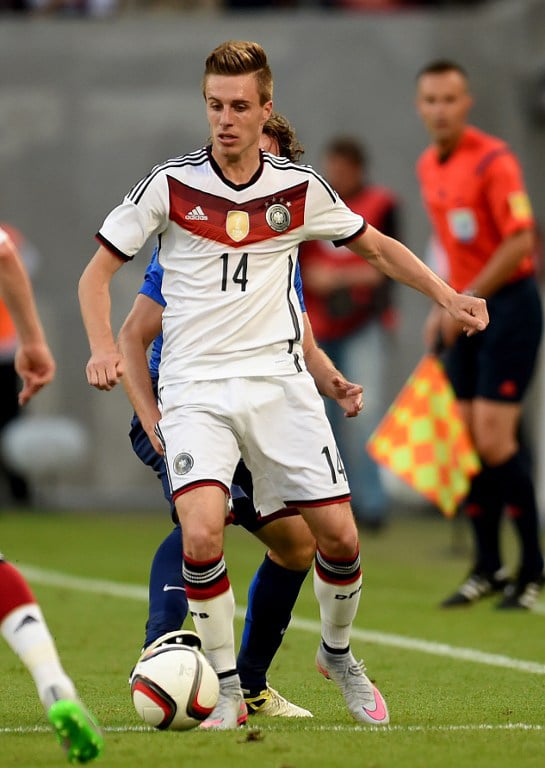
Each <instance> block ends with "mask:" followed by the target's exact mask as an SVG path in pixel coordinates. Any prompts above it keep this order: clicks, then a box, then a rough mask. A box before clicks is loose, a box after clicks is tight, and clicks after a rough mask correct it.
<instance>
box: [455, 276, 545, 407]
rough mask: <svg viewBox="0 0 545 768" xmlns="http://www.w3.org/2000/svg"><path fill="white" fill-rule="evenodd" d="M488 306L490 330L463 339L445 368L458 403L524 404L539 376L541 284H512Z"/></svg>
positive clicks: (529, 281)
mask: <svg viewBox="0 0 545 768" xmlns="http://www.w3.org/2000/svg"><path fill="white" fill-rule="evenodd" d="M487 304H488V313H489V315H490V325H489V326H488V327H487V329H486V331H483V332H482V333H478V334H476V335H475V336H471V337H469V338H468V337H467V336H465V335H461V336H459V337H458V339H457V341H456V343H455V344H454V346H453V347H451V348H450V349H448V350H447V351H446V353H445V360H444V362H445V368H446V371H447V374H448V377H449V379H450V381H451V383H452V386H453V388H454V391H455V393H456V396H457V398H458V399H459V400H473V399H474V398H477V397H481V398H485V399H486V400H496V401H502V402H507V403H519V402H521V400H522V398H523V396H524V393H525V392H526V390H527V388H528V384H529V383H530V379H531V378H532V374H533V372H534V368H535V364H536V360H537V353H538V350H539V344H540V341H541V336H542V330H543V313H542V307H541V299H540V296H539V291H538V287H537V284H536V281H535V280H534V278H532V277H528V278H524V279H523V280H519V281H517V282H516V283H510V284H509V285H506V286H504V287H503V288H501V289H500V290H499V291H498V292H497V293H496V294H494V296H492V298H490V299H488V301H487Z"/></svg>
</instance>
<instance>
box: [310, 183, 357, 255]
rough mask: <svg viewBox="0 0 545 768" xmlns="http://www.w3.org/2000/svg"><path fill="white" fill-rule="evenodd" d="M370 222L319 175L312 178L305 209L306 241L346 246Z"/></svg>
mask: <svg viewBox="0 0 545 768" xmlns="http://www.w3.org/2000/svg"><path fill="white" fill-rule="evenodd" d="M366 228H367V222H366V221H365V219H364V218H363V216H360V215H359V214H357V213H354V211H352V210H350V208H349V207H348V206H347V205H346V204H345V203H344V202H343V201H342V200H341V198H340V197H339V196H338V194H337V193H336V192H335V191H334V190H333V189H332V188H331V187H330V186H329V184H328V183H327V182H326V181H325V180H324V179H323V178H322V177H321V176H319V175H318V174H317V173H313V175H312V176H311V178H310V183H309V188H308V198H307V205H306V210H305V240H332V241H333V242H334V244H335V245H345V244H346V243H348V242H350V241H351V240H353V239H354V238H356V237H358V236H359V235H361V234H362V233H363V232H365V229H366Z"/></svg>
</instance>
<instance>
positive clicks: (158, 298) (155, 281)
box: [138, 248, 306, 379]
mask: <svg viewBox="0 0 545 768" xmlns="http://www.w3.org/2000/svg"><path fill="white" fill-rule="evenodd" d="M157 251H158V249H157V248H155V251H154V252H153V256H152V258H151V261H150V263H149V264H148V268H147V269H146V274H145V276H144V282H143V284H142V287H141V288H140V290H139V291H138V293H142V294H143V295H144V296H148V297H149V298H150V299H152V300H153V301H155V302H156V303H157V304H160V305H161V306H162V307H164V306H165V305H166V302H165V300H164V298H163V294H162V292H161V288H162V284H163V268H162V266H161V265H160V264H159V261H158V260H157ZM294 286H295V290H296V292H297V298H298V299H299V304H300V306H301V312H306V308H305V300H304V298H303V281H302V280H301V270H300V269H299V262H297V266H296V268H295V277H294ZM162 349H163V334H162V333H160V334H159V335H158V336H156V337H155V339H154V341H153V345H152V348H151V355H150V360H149V370H150V374H151V376H152V378H153V379H156V378H158V376H159V363H160V362H161V351H162Z"/></svg>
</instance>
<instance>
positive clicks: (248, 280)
mask: <svg viewBox="0 0 545 768" xmlns="http://www.w3.org/2000/svg"><path fill="white" fill-rule="evenodd" d="M272 92H273V81H272V73H271V70H270V67H269V65H268V62H267V57H266V54H265V52H264V50H263V48H262V47H261V46H260V45H259V44H257V43H253V42H248V41H227V42H225V43H223V44H221V45H220V46H218V47H217V48H216V49H215V50H214V51H212V53H211V54H210V55H209V56H208V58H207V60H206V64H205V73H204V80H203V95H204V100H205V104H206V113H207V118H208V123H209V126H210V131H211V136H212V143H211V145H210V146H208V147H202V148H200V149H198V150H196V151H195V152H192V153H189V154H186V155H183V156H181V157H178V158H173V159H171V160H168V161H167V162H164V163H161V164H160V165H157V166H156V167H155V168H153V169H152V171H151V172H150V173H149V174H148V175H147V176H146V177H145V178H143V179H141V180H140V181H138V182H137V183H136V184H135V185H134V186H133V188H132V189H131V190H130V192H129V193H128V194H127V195H126V196H125V198H124V200H123V202H122V203H121V204H120V205H118V206H117V207H116V208H114V210H113V211H111V213H110V214H108V216H107V217H106V219H105V221H104V223H103V225H102V226H101V227H100V230H99V232H98V233H97V239H98V240H99V242H100V246H99V248H98V250H97V251H96V252H95V254H94V256H93V258H92V259H91V261H90V263H89V264H88V265H87V267H86V269H85V270H84V273H83V274H82V276H81V278H80V282H79V297H80V305H81V311H82V316H83V320H84V324H85V328H86V331H87V334H88V338H89V344H90V348H91V357H90V359H89V361H88V363H87V366H86V374H87V381H88V382H89V384H90V385H91V386H93V387H96V388H98V389H108V388H111V387H112V386H113V385H115V383H116V382H117V381H119V380H120V378H121V376H122V373H123V367H124V365H126V363H125V361H124V360H123V355H122V354H121V352H120V351H119V348H118V346H117V344H116V341H115V338H114V335H113V332H112V326H111V318H110V310H111V299H110V283H111V280H112V278H113V276H114V274H115V273H116V272H117V271H118V270H119V269H120V268H121V267H122V266H123V264H124V263H125V262H127V261H130V260H131V259H132V258H133V257H134V256H135V255H136V254H137V253H138V252H139V251H140V250H141V248H142V246H143V245H144V244H145V243H146V241H148V239H149V238H151V237H159V238H160V254H159V260H160V264H161V266H162V267H163V269H164V276H163V285H162V292H163V296H164V298H165V302H166V304H165V308H164V310H163V326H162V327H163V335H164V343H163V350H162V353H161V364H160V370H159V402H160V421H158V422H157V424H156V430H157V434H158V436H159V437H160V439H161V444H162V446H163V448H164V451H165V463H166V466H167V472H168V475H169V480H170V487H171V491H172V497H173V500H174V502H175V505H176V512H177V515H178V518H179V520H180V523H181V526H182V528H183V532H184V554H183V577H184V582H185V588H186V594H187V599H188V604H189V609H190V612H191V615H192V617H193V620H194V623H195V627H196V629H197V633H198V635H199V636H200V638H201V640H202V646H203V649H204V651H205V653H206V656H207V658H208V659H209V660H210V662H211V664H212V666H213V667H214V669H215V671H216V673H217V674H218V677H219V680H220V695H219V699H218V703H217V705H216V708H215V709H214V711H213V712H212V714H211V715H210V716H209V717H208V718H207V719H206V720H205V721H203V723H201V726H200V727H201V728H203V727H204V728H213V729H220V730H229V729H233V728H236V727H237V725H238V721H239V717H240V713H241V710H242V709H245V708H246V707H245V704H244V696H243V693H242V690H241V684H240V677H239V673H238V669H237V659H236V651H235V640H234V627H233V622H234V615H235V599H234V594H233V590H232V587H231V583H230V581H229V577H228V573H227V565H226V562H225V558H224V552H223V546H224V527H225V526H224V524H225V506H226V497H227V496H228V494H229V487H230V485H231V483H232V479H233V474H234V471H235V468H236V466H237V464H238V462H239V460H240V458H241V457H242V458H243V459H244V462H245V464H246V466H247V467H248V469H249V470H250V472H251V473H252V478H253V482H254V504H255V506H256V509H258V511H259V514H260V516H261V517H263V518H265V517H267V516H276V515H277V513H278V512H279V510H283V511H284V510H287V509H290V508H292V507H296V508H297V509H298V511H299V512H300V514H301V516H302V518H303V519H304V520H305V522H306V523H307V524H308V526H309V528H310V530H311V531H312V534H313V536H314V538H315V539H316V555H315V558H314V573H313V578H314V593H315V596H316V599H317V601H318V604H319V606H320V620H321V640H320V644H319V646H318V650H317V654H316V666H317V668H318V671H319V672H320V673H321V674H322V675H323V676H324V677H326V678H328V679H331V680H332V681H333V682H334V683H335V684H336V685H337V687H338V689H339V692H340V694H341V695H342V696H343V697H344V699H345V703H346V706H347V708H348V710H349V712H350V713H351V715H352V716H353V717H354V718H355V719H356V720H357V721H358V722H362V723H368V724H371V725H382V726H384V725H386V724H387V723H388V722H389V713H388V708H387V705H386V702H385V700H384V698H383V696H382V694H381V693H380V691H379V690H378V688H377V686H376V685H375V684H374V683H373V682H372V681H371V680H370V679H369V677H368V676H367V675H366V674H365V670H364V666H363V664H362V663H360V662H358V661H357V659H356V658H355V657H354V654H353V652H352V650H351V647H350V635H351V630H352V624H353V621H354V619H355V617H356V614H357V609H358V605H359V599H360V594H361V587H362V572H361V565H360V551H359V538H358V531H357V528H356V524H355V522H354V516H353V513H352V509H351V507H350V503H349V502H350V486H349V484H348V480H347V478H346V472H345V469H344V466H343V464H342V460H341V458H340V456H339V452H338V449H337V445H336V443H335V438H334V436H333V431H332V429H331V425H330V424H329V422H328V420H327V417H326V415H325V409H324V404H323V401H322V398H321V397H320V394H319V393H318V391H317V388H316V383H315V381H314V380H313V378H312V376H311V375H310V373H309V372H308V370H307V368H306V362H305V359H304V352H303V341H304V333H303V327H304V326H303V317H302V313H301V308H300V306H299V303H298V301H297V295H296V291H295V285H294V278H295V266H296V263H297V252H298V248H299V245H300V244H301V242H303V241H305V240H315V239H323V240H331V241H333V242H334V243H335V244H337V245H347V246H348V247H349V248H351V249H352V250H354V252H356V253H358V254H359V255H360V256H361V257H362V258H365V259H367V260H368V261H369V262H370V263H372V264H373V265H375V266H376V267H377V268H378V269H380V270H381V271H382V272H384V273H385V274H387V275H388V276H389V277H392V278H394V279H396V280H399V281H400V282H403V283H404V284H406V285H408V286H410V287H412V288H415V289H418V290H419V291H421V292H422V293H424V294H426V295H427V296H429V297H430V298H432V299H433V300H434V301H436V302H437V303H438V304H440V305H441V306H443V307H445V308H446V309H447V310H448V311H449V312H450V313H451V314H452V316H453V317H454V318H455V319H456V320H457V321H458V322H460V323H461V325H462V327H463V329H464V331H465V332H467V333H469V334H474V333H477V332H479V331H482V330H484V328H485V327H486V325H487V323H488V314H487V310H486V302H485V301H484V300H482V299H478V298H476V297H473V296H463V295H460V294H458V293H456V291H454V290H453V289H452V288H450V287H449V286H448V285H447V284H446V283H445V282H444V281H443V280H441V279H440V278H439V277H438V276H437V275H436V274H435V273H434V272H432V270H430V269H429V268H428V267H426V265H425V264H423V262H422V261H421V260H420V259H419V258H418V257H417V256H416V255H415V254H414V253H412V252H411V251H410V250H409V249H408V248H406V247H405V246H404V245H403V244H401V243H399V242H398V241H397V240H394V239H393V238H389V237H386V236H385V235H382V234H381V233H380V232H378V231H377V230H376V229H374V228H373V227H372V226H368V225H367V222H366V221H365V219H364V218H363V217H362V216H360V215H357V214H355V213H353V212H352V211H350V209H349V208H348V207H347V206H346V205H345V204H344V202H343V201H342V200H341V199H340V198H339V196H338V195H337V194H336V193H335V191H334V190H332V189H331V187H330V186H329V185H328V184H327V182H325V180H324V179H323V178H322V177H321V176H320V175H319V174H318V173H316V171H314V169H312V168H311V167H310V166H302V165H298V164H296V163H292V162H290V161H289V160H288V159H286V158H279V157H275V156H273V155H272V154H271V153H268V152H261V151H260V150H259V141H260V138H261V134H262V132H263V126H264V125H265V123H266V122H267V120H268V118H269V117H270V115H271V112H272V106H273V103H272ZM294 519H298V518H294ZM271 525H272V523H271Z"/></svg>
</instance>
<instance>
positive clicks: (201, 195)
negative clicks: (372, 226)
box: [97, 148, 366, 385]
mask: <svg viewBox="0 0 545 768" xmlns="http://www.w3.org/2000/svg"><path fill="white" fill-rule="evenodd" d="M365 227H366V222H365V220H364V219H363V218H362V217H361V216H359V215H357V214H355V213H354V212H353V211H351V210H350V209H349V208H348V207H347V206H346V205H345V204H344V203H343V202H342V200H341V199H340V198H339V197H338V195H337V194H336V193H335V192H334V191H333V190H332V189H331V187H330V186H329V185H328V184H327V183H326V182H325V181H324V179H323V178H322V177H321V176H319V175H318V174H317V173H316V172H315V171H314V170H313V169H312V168H311V167H310V166H301V165H295V164H294V163H291V162H290V161H289V160H286V159H284V158H278V157H276V156H275V155H270V154H268V153H266V152H264V153H262V155H261V163H260V167H259V169H258V171H257V172H256V174H255V175H254V177H253V178H252V179H251V180H250V181H249V182H248V183H246V184H240V185H237V184H233V183H232V182H230V181H229V180H228V179H226V178H225V177H224V176H223V174H222V172H221V169H220V168H219V166H218V165H217V163H216V162H215V160H214V159H213V158H212V155H211V151H210V149H209V148H203V149H201V150H198V151H197V152H193V153H191V154H188V155H184V156H182V157H178V158H175V159H172V160H168V161H167V162H165V163H163V164H162V165H158V166H156V167H155V168H153V170H152V171H151V172H150V173H149V174H148V176H146V177H145V178H144V179H142V180H141V181H139V182H138V183H137V184H136V185H135V186H134V187H133V188H132V190H131V191H130V192H129V194H128V195H127V196H126V197H125V199H124V201H123V203H122V204H121V205H119V206H118V207H117V208H115V209H114V210H113V211H112V212H111V213H110V214H109V216H108V217H107V218H106V220H105V222H104V224H103V225H102V227H101V229H100V231H99V233H98V234H97V238H98V239H99V241H100V242H101V243H102V244H103V245H105V246H106V247H107V248H109V249H110V250H111V251H113V252H114V253H116V254H117V255H118V256H120V257H121V258H123V259H127V260H128V259H132V257H133V256H134V255H135V254H136V253H137V252H138V251H139V250H140V248H141V247H142V246H143V245H144V243H145V242H146V240H147V239H148V238H149V237H150V236H151V235H156V236H158V238H159V262H160V264H161V266H162V267H163V269H164V277H163V296H164V298H165V301H166V307H165V310H164V314H163V334H164V345H163V352H162V358H161V367H160V372H159V375H160V382H161V385H162V384H167V383H175V382H179V381H187V380H204V379H218V378H226V377H232V376H274V375H287V374H292V373H296V372H297V371H299V370H302V369H303V368H304V360H303V354H302V347H301V342H302V333H303V323H302V317H301V309H300V306H299V301H298V299H297V295H296V292H295V289H294V273H295V266H296V261H297V254H298V247H299V244H300V243H301V242H302V241H303V240H316V239H323V240H333V241H334V242H335V243H336V244H339V245H341V244H343V243H345V242H347V241H348V240H351V239H353V238H354V237H356V236H357V235H359V234H360V233H361V232H363V231H364V229H365Z"/></svg>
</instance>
